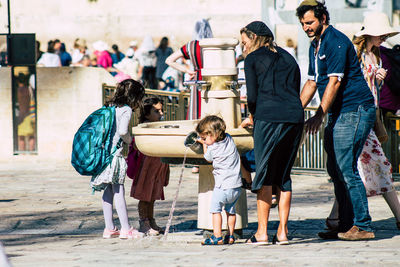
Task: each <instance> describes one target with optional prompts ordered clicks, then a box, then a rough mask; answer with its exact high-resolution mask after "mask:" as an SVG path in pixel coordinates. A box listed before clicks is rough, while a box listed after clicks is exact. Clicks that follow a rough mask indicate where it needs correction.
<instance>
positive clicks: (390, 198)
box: [326, 12, 400, 229]
mask: <svg viewBox="0 0 400 267" xmlns="http://www.w3.org/2000/svg"><path fill="white" fill-rule="evenodd" d="M397 33H398V32H396V31H395V30H394V29H393V28H391V27H390V25H389V20H388V18H387V16H386V15H385V14H384V13H381V12H374V13H370V14H369V15H367V16H366V17H365V20H364V27H363V29H362V30H361V31H360V32H358V33H356V35H355V36H356V38H355V39H354V40H353V43H354V46H355V48H356V50H357V57H358V60H359V62H360V65H361V69H362V71H363V74H364V78H365V80H366V81H367V83H368V86H369V88H370V89H371V92H372V94H373V96H374V98H375V106H376V107H378V103H379V89H380V87H381V86H382V84H383V82H384V79H385V77H386V75H387V70H385V69H383V68H382V60H381V57H380V52H379V46H380V45H381V44H382V43H383V42H384V41H385V40H386V39H387V38H388V37H391V36H394V35H396V34H397ZM357 167H358V171H359V173H360V176H361V179H362V181H363V183H364V186H365V189H366V191H367V196H368V197H371V196H376V195H382V196H383V197H384V199H385V200H386V202H387V203H388V205H389V207H390V209H391V210H392V212H393V214H394V216H395V217H396V225H397V228H398V229H400V203H399V199H398V197H397V192H396V191H395V188H394V186H393V178H392V165H391V164H390V162H389V161H388V159H387V158H386V156H385V153H384V152H383V149H382V146H381V143H380V142H379V140H378V137H377V136H376V134H375V132H374V130H373V129H372V130H371V132H370V134H369V135H368V138H367V141H366V142H365V144H364V148H363V151H362V152H361V155H360V157H359V158H358V166H357ZM337 210H338V206H337V202H336V201H335V204H334V206H333V207H332V211H331V214H330V215H329V217H328V218H327V220H326V225H327V226H328V228H330V229H334V228H335V227H336V225H337V223H338V219H337V218H338V211H337Z"/></svg>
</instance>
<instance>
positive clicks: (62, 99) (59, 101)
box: [0, 67, 115, 162]
mask: <svg viewBox="0 0 400 267" xmlns="http://www.w3.org/2000/svg"><path fill="white" fill-rule="evenodd" d="M0 80H1V83H0V106H1V107H2V108H1V109H0V140H1V142H0V144H1V149H0V161H10V160H17V161H18V160H46V161H61V162H68V161H69V160H70V157H71V148H72V140H73V136H74V134H75V132H76V130H77V129H78V128H79V126H80V125H81V124H82V122H83V121H84V119H85V118H86V117H87V116H88V115H89V114H90V113H91V112H93V111H94V110H95V109H97V108H99V107H101V105H102V90H101V85H102V83H107V84H115V81H114V78H113V77H112V76H111V75H110V74H109V73H108V72H107V71H105V70H104V69H102V68H80V67H74V68H70V67H63V68H37V88H38V90H37V136H38V137H37V147H38V154H37V155H13V153H14V150H13V130H12V129H13V128H12V106H11V71H10V68H0Z"/></svg>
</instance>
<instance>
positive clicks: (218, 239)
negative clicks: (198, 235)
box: [201, 235, 224, 246]
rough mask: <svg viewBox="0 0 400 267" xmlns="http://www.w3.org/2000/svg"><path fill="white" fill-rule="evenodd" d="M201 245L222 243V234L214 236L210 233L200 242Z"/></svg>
mask: <svg viewBox="0 0 400 267" xmlns="http://www.w3.org/2000/svg"><path fill="white" fill-rule="evenodd" d="M201 244H202V245H203V246H214V245H223V244H224V241H223V240H222V236H220V237H215V236H214V235H212V236H211V237H210V238H207V239H206V240H204V241H203V242H201Z"/></svg>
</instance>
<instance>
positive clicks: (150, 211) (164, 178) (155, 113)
mask: <svg viewBox="0 0 400 267" xmlns="http://www.w3.org/2000/svg"><path fill="white" fill-rule="evenodd" d="M162 109H163V102H162V100H161V99H159V98H158V97H148V98H145V99H144V100H143V107H142V109H141V111H140V118H139V121H140V123H143V122H156V121H160V120H161V118H162V116H163V111H162ZM168 181H169V165H168V164H165V163H162V162H161V158H158V157H150V156H144V157H143V159H142V161H141V166H140V167H139V171H138V174H137V175H136V179H134V181H133V183H132V188H131V194H130V196H131V197H133V198H135V199H138V200H139V204H138V212H139V219H140V221H139V223H140V228H139V231H140V232H142V233H144V234H146V235H158V234H160V233H162V232H163V229H162V228H161V227H159V226H158V225H157V224H156V221H155V219H154V202H155V201H156V200H164V199H165V198H164V186H167V185H168Z"/></svg>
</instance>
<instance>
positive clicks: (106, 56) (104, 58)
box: [95, 51, 112, 69]
mask: <svg viewBox="0 0 400 267" xmlns="http://www.w3.org/2000/svg"><path fill="white" fill-rule="evenodd" d="M95 54H96V56H97V65H98V66H100V67H103V68H105V69H107V68H108V67H112V58H111V56H110V53H108V52H107V51H101V52H100V51H96V52H95Z"/></svg>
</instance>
